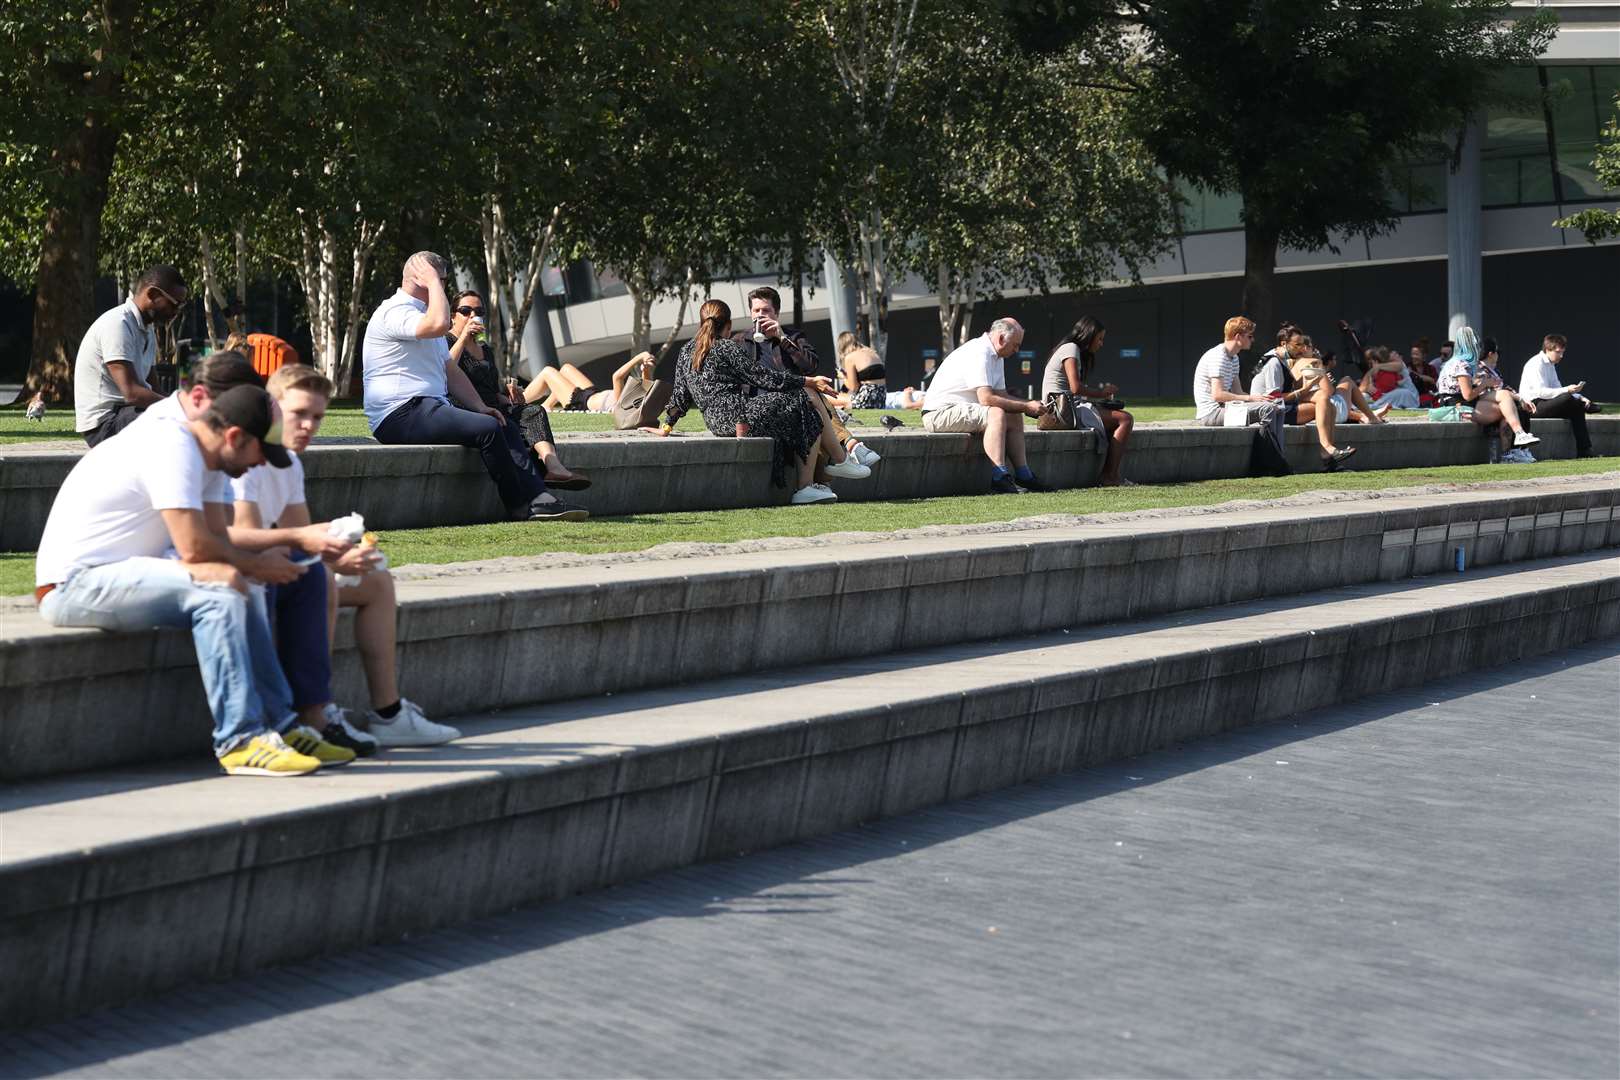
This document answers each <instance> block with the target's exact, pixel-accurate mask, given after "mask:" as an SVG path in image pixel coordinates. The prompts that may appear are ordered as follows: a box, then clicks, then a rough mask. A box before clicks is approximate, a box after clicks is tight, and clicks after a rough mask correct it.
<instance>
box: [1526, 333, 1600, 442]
mask: <svg viewBox="0 0 1620 1080" xmlns="http://www.w3.org/2000/svg"><path fill="white" fill-rule="evenodd" d="M1568 348H1569V339H1568V338H1566V337H1565V336H1564V335H1563V334H1548V335H1547V336H1546V337H1544V338H1542V340H1541V351H1540V352H1538V353H1536V355H1534V356H1532V357H1531V358H1530V359H1528V360H1526V361H1525V362H1524V371H1523V372H1521V373H1520V375H1519V396H1520V397H1522V398H1524V399H1525V400H1526V401H1533V402H1535V405H1536V419H1537V420H1568V421H1569V428H1570V434H1572V435H1574V436H1575V456H1576V457H1583V458H1584V457H1591V456H1592V436H1591V434H1590V433H1589V432H1588V431H1587V430H1586V412H1587V400H1586V398H1585V397H1584V396H1583V395H1582V394H1581V391H1582V390H1584V389H1586V383H1585V382H1584V381H1582V382H1575V383H1566V382H1564V381H1563V379H1561V378H1559V376H1558V365H1559V364H1560V363H1561V362H1562V361H1563V359H1564V353H1565V351H1566V350H1567V349H1568Z"/></svg>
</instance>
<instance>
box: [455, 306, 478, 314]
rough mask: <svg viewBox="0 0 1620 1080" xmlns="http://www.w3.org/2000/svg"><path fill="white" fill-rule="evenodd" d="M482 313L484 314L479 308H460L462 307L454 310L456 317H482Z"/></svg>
mask: <svg viewBox="0 0 1620 1080" xmlns="http://www.w3.org/2000/svg"><path fill="white" fill-rule="evenodd" d="M483 313H484V309H483V308H481V307H466V306H462V307H458V308H456V314H457V315H482V314H483Z"/></svg>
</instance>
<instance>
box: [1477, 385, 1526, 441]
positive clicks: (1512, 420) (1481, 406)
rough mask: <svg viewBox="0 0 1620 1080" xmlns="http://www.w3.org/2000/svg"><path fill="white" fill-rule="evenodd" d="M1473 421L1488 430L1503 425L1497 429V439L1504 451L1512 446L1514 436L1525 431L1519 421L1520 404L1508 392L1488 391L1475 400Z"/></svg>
mask: <svg viewBox="0 0 1620 1080" xmlns="http://www.w3.org/2000/svg"><path fill="white" fill-rule="evenodd" d="M1473 420H1474V423H1476V424H1478V425H1479V426H1480V427H1482V428H1487V429H1488V428H1490V427H1491V426H1492V425H1494V424H1501V425H1502V426H1501V427H1499V428H1498V429H1497V431H1498V436H1497V438H1498V439H1499V440H1500V443H1501V446H1502V449H1504V450H1506V449H1507V448H1508V447H1509V446H1510V445H1512V443H1513V439H1512V437H1511V436H1512V435H1517V434H1519V433H1520V432H1522V431H1524V423H1523V421H1521V420H1520V419H1519V403H1518V402H1517V401H1514V400H1513V395H1512V394H1510V393H1508V392H1507V391H1506V390H1496V391H1490V390H1487V391H1485V392H1484V393H1483V394H1481V395H1479V397H1477V398H1475V399H1474V414H1473ZM1510 433H1511V434H1510Z"/></svg>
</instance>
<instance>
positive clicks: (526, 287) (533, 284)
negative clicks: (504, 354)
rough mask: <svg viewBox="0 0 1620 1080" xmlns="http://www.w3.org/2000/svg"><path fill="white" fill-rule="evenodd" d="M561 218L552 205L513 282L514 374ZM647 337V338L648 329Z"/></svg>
mask: <svg viewBox="0 0 1620 1080" xmlns="http://www.w3.org/2000/svg"><path fill="white" fill-rule="evenodd" d="M561 218H562V206H561V205H557V206H553V207H552V208H551V218H550V219H549V220H548V221H547V222H546V225H545V228H543V229H541V230H540V231H539V232H538V233H536V234H535V237H534V242H533V243H532V244H531V245H530V246H529V261H528V264H527V265H526V266H525V267H524V268H523V272H522V274H521V275H519V277H518V278H517V282H516V284H517V285H519V286H521V288H516V289H514V290H513V293H514V295H516V296H517V312H516V314H514V315H513V317H512V355H511V358H510V360H509V363H508V366H509V368H510V369H511V370H514V371H515V370H516V369H517V365H518V361H520V360H522V359H523V329H524V327H526V326H528V325H529V313H530V312H532V311H533V310H534V297H535V294H536V293H538V292H539V291H540V280H541V278H542V277H543V276H544V271H545V266H546V260H547V259H548V258H550V257H551V242H552V240H553V239H554V238H555V237H556V235H557V222H558V221H559V220H561ZM649 310H650V306H649ZM540 317H541V318H542V319H545V318H549V317H550V316H549V315H547V314H546V313H545V312H544V311H542V312H541V313H540ZM648 336H649V337H650V336H651V331H650V330H649V331H648ZM643 348H645V346H643ZM542 359H544V358H542Z"/></svg>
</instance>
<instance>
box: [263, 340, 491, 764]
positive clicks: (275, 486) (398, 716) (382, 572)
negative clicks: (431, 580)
mask: <svg viewBox="0 0 1620 1080" xmlns="http://www.w3.org/2000/svg"><path fill="white" fill-rule="evenodd" d="M267 389H268V390H269V391H270V396H271V397H273V398H274V399H275V400H276V404H277V405H279V406H280V408H281V417H282V431H283V438H284V439H285V443H286V446H287V450H288V452H289V454H290V455H291V457H292V467H291V468H287V469H274V468H270V467H269V466H267V465H260V466H258V467H257V468H254V469H249V470H248V471H247V472H246V473H244V474H243V475H241V476H239V477H237V478H236V479H234V480H232V481H231V488H232V491H233V494H234V499H235V505H234V521H233V524H232V526H231V537H232V539H233V540H236V539H239V538H244V537H245V536H246V535H247V534H249V533H252V532H256V531H263V530H284V531H285V530H291V531H293V532H295V533H296V532H299V531H302V530H306V529H311V528H314V529H318V530H320V531H322V532H326V531H328V526H329V525H330V523H329V522H322V523H320V524H319V525H315V526H312V525H311V522H310V513H309V504H308V502H307V501H306V498H305V495H304V464H303V461H302V460H301V459H300V458H299V456H298V455H299V454H300V453H302V452H303V451H304V450H305V449H307V448H308V447H309V444H310V441H311V440H312V439H314V438H315V435H316V433H317V432H319V431H320V429H321V421H322V420H323V419H325V417H326V408H327V403H328V402H329V401H330V400H331V397H332V383H331V382H330V381H329V380H328V379H327V378H326V377H325V376H324V375H322V374H321V373H320V372H318V371H316V370H315V369H314V368H311V367H305V366H304V365H302V364H288V365H285V366H283V367H281V368H280V369H278V370H277V371H276V373H275V374H273V375H271V376H270V381H269V383H268V385H267ZM381 562H382V559H381V553H380V552H379V551H378V550H377V548H376V547H375V546H374V545H372V544H360V545H356V546H355V547H353V548H351V549H349V550H348V551H347V552H344V553H343V554H342V555H340V556H338V557H337V558H335V559H330V558H329V559H328V561H327V564H326V568H325V569H324V570H323V571H322V572H320V573H318V574H312V576H315V577H318V578H320V579H322V581H321V584H322V586H323V589H322V591H321V592H320V593H319V594H318V596H319V601H320V602H319V607H316V606H314V604H313V603H299V604H292V605H288V604H285V603H278V604H277V606H276V623H275V635H276V649H277V651H278V653H279V654H280V656H281V666H282V670H283V671H284V672H285V673H286V676H287V681H288V683H289V684H290V685H291V686H292V693H293V707H294V708H295V709H297V710H298V714H299V719H300V720H301V721H302V722H303V723H305V724H307V725H308V726H309V727H311V728H313V729H315V730H316V731H318V732H320V733H321V736H322V738H324V739H326V740H327V741H328V742H333V743H336V744H337V745H339V746H346V747H348V748H349V749H351V750H354V751H355V752H356V753H358V754H360V755H361V756H369V755H371V754H374V753H376V752H377V747H378V745H379V744H381V745H382V746H436V745H438V744H440V743H447V742H450V741H451V740H452V739H458V738H460V737H461V733H460V732H459V731H457V730H456V729H455V728H453V727H450V726H449V725H446V724H436V723H434V722H433V721H431V720H429V719H428V718H427V717H426V716H424V715H423V714H422V710H421V709H420V708H418V707H417V705H416V704H415V703H414V702H411V701H407V700H405V699H404V698H402V697H401V696H400V694H399V686H398V681H397V672H396V669H395V663H396V660H395V655H394V654H395V645H396V638H395V625H396V619H397V607H396V604H395V600H394V582H393V578H392V577H391V576H390V575H389V573H388V571H387V569H386V568H384V567H382V566H381V565H379V564H380V563H381ZM334 572H335V574H343V575H345V576H346V577H358V578H359V584H357V585H353V586H349V587H346V588H344V589H341V590H340V589H339V588H338V586H337V581H336V578H335V574H334ZM279 592H280V590H278V593H279ZM329 598H331V599H335V600H336V601H337V603H329V602H328V599H329ZM277 599H278V600H279V599H280V597H278V598H277ZM300 599H301V598H300ZM339 604H343V605H346V606H349V607H355V608H359V609H360V611H359V614H358V615H357V616H356V618H355V627H354V637H355V645H356V646H358V648H359V650H360V656H361V661H362V663H363V664H364V667H365V671H366V681H367V682H368V683H369V684H370V687H371V694H372V705H373V710H374V711H373V712H371V714H370V716H369V718H368V719H369V721H370V723H369V727H370V731H369V732H367V731H364V730H361V729H358V728H356V727H355V726H353V725H351V724H350V723H349V721H348V718H347V717H345V716H344V711H343V710H342V709H341V708H339V707H338V706H337V704H336V703H335V702H333V700H332V659H331V656H332V653H331V641H332V632H333V630H334V628H335V624H336V621H337V608H338V605H339Z"/></svg>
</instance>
